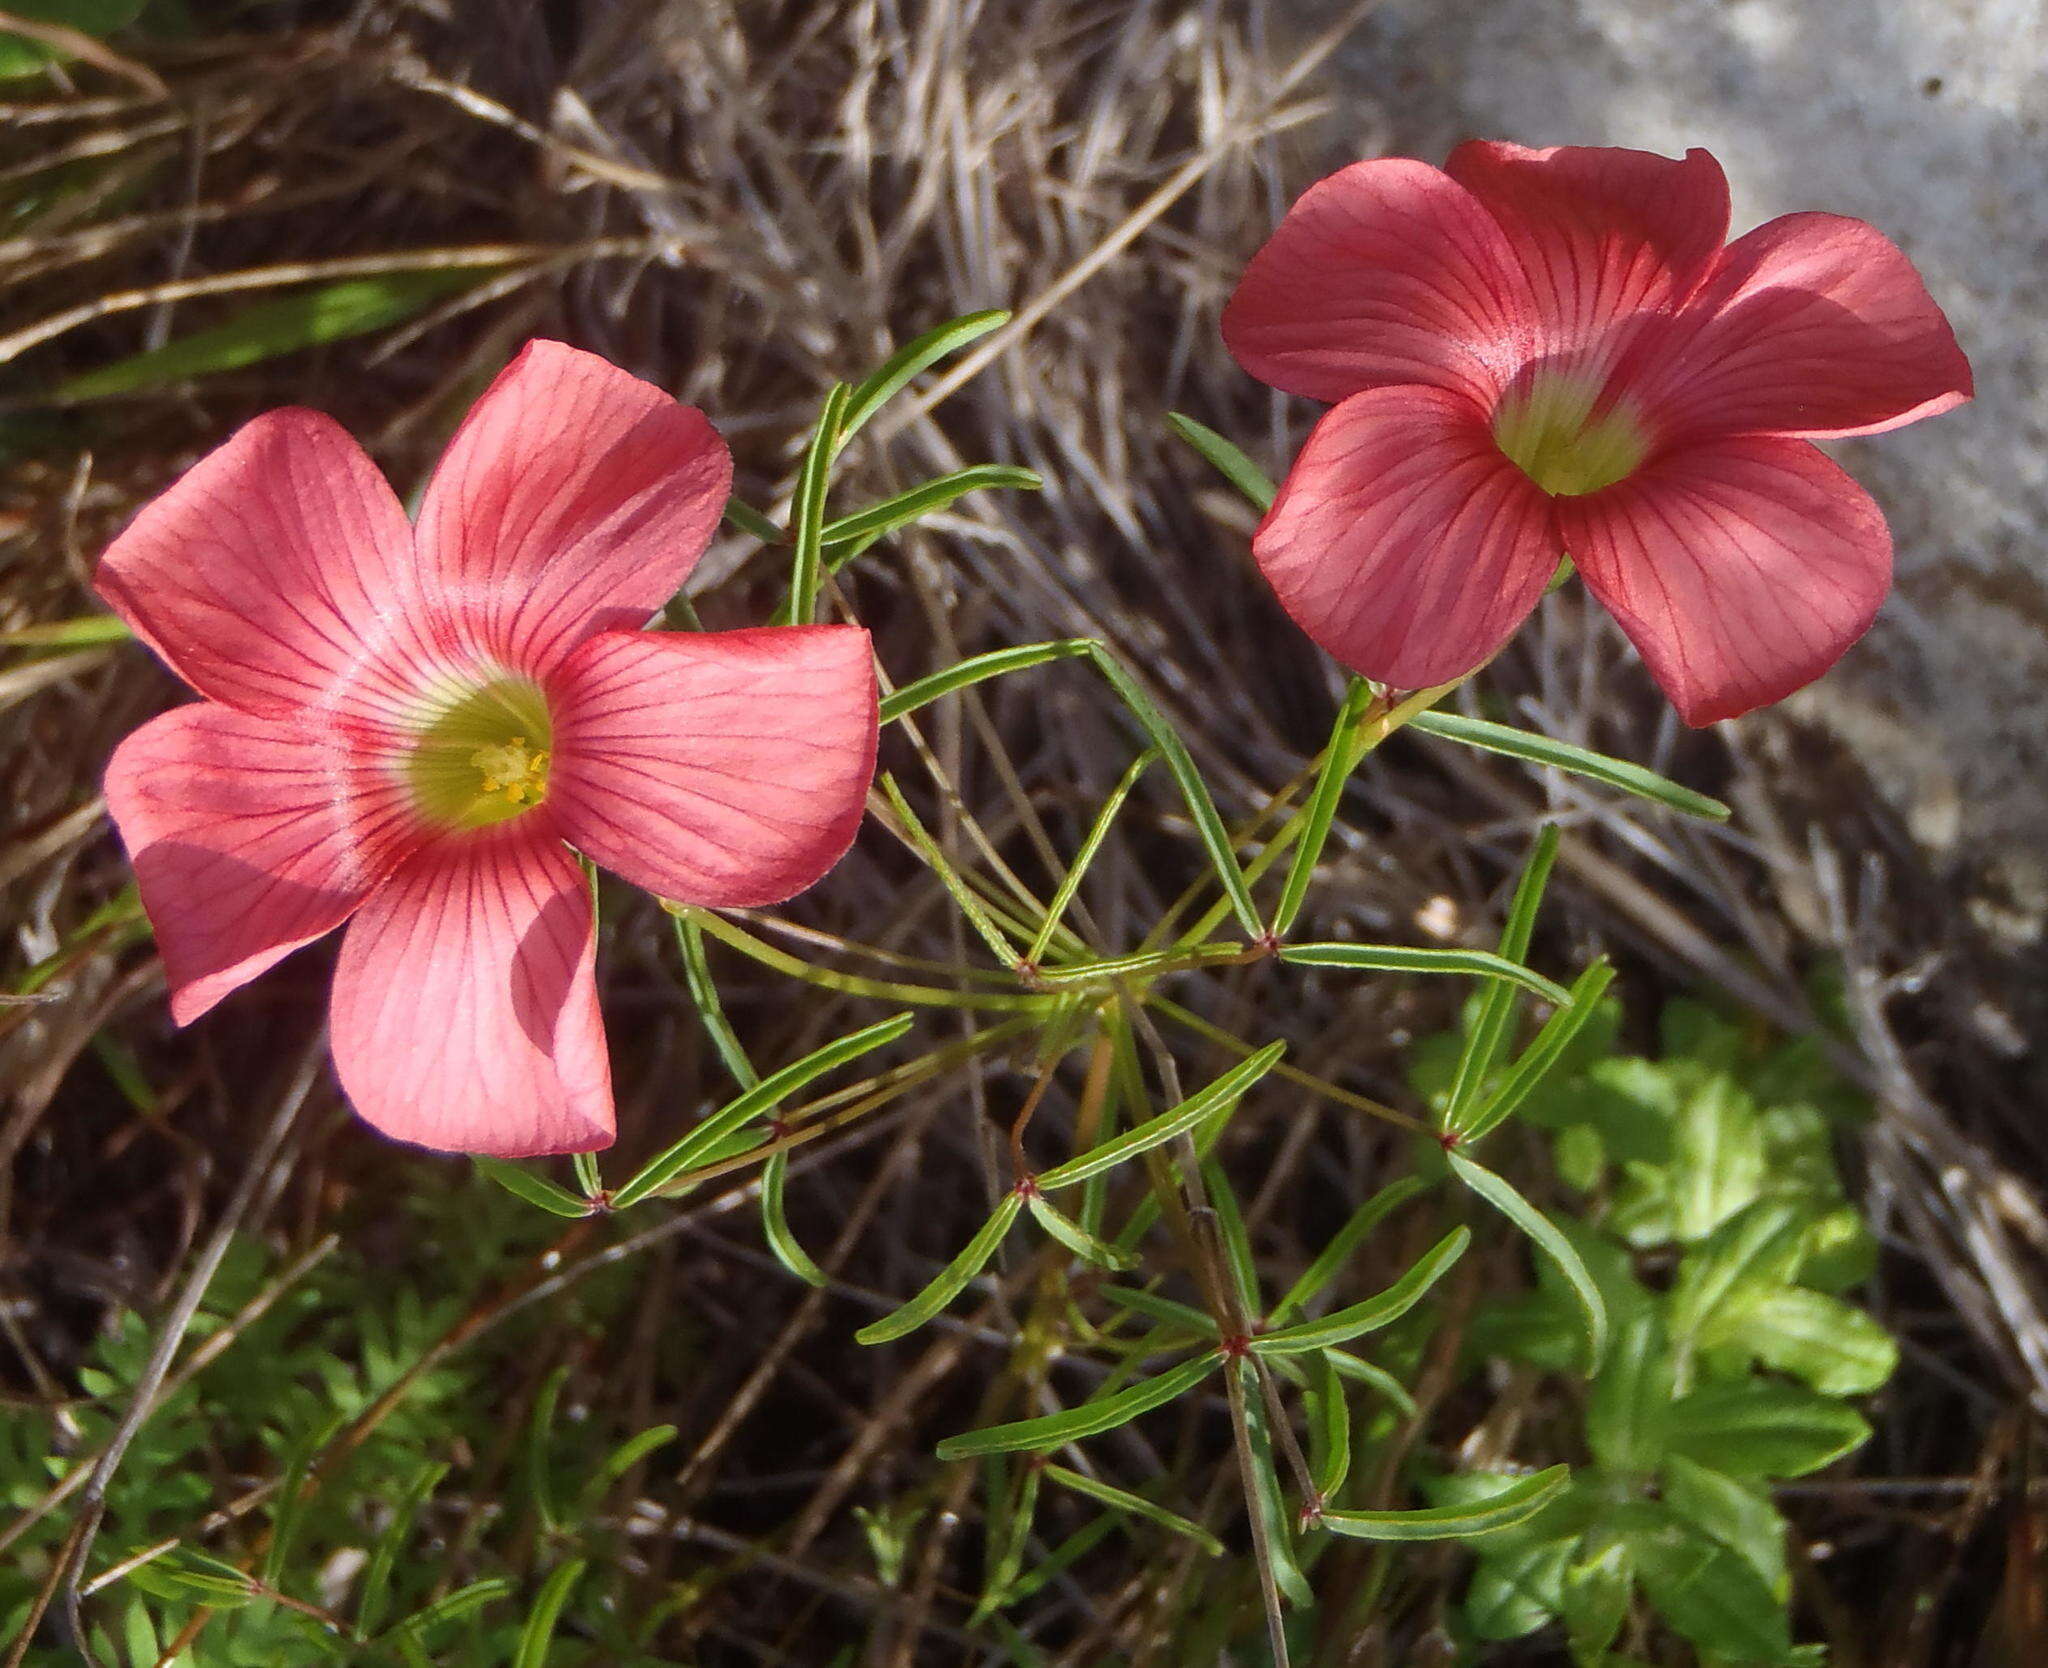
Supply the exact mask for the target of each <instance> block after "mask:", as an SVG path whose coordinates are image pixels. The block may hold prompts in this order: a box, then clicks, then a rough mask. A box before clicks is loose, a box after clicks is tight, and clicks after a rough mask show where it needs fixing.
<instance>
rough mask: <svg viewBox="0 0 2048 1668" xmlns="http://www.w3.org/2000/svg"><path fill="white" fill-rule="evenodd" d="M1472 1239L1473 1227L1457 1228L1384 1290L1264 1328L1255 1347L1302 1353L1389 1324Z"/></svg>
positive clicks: (1264, 1350)
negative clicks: (1313, 1315)
mask: <svg viewBox="0 0 2048 1668" xmlns="http://www.w3.org/2000/svg"><path fill="white" fill-rule="evenodd" d="M1471 1243H1472V1233H1471V1230H1470V1229H1468V1228H1453V1229H1452V1230H1451V1231H1450V1232H1449V1233H1447V1234H1445V1235H1444V1237H1443V1238H1442V1239H1440V1240H1438V1241H1437V1242H1436V1244H1434V1245H1432V1246H1431V1247H1430V1248H1429V1249H1428V1250H1427V1251H1425V1252H1423V1254H1422V1255H1421V1256H1420V1257H1419V1258H1418V1259H1417V1260H1416V1263H1415V1266H1414V1267H1413V1268H1411V1269H1409V1270H1408V1272H1407V1273H1406V1274H1404V1275H1402V1276H1401V1278H1400V1279H1398V1280H1396V1281H1395V1282H1394V1283H1393V1284H1392V1285H1391V1286H1389V1287H1388V1288H1387V1289H1386V1290H1385V1291H1383V1292H1381V1293H1380V1294H1379V1296H1377V1297H1371V1298H1367V1299H1366V1300H1365V1301H1364V1302H1363V1303H1354V1304H1351V1305H1350V1306H1349V1307H1348V1308H1343V1309H1338V1310H1336V1311H1334V1312H1333V1313H1331V1314H1327V1315H1324V1316H1323V1317H1322V1318H1321V1319H1320V1320H1312V1321H1301V1322H1299V1323H1298V1324H1296V1325H1294V1326H1283V1327H1281V1328H1280V1329H1279V1330H1278V1331H1277V1332H1263V1333H1261V1334H1259V1336H1257V1337H1256V1338H1254V1339H1252V1342H1251V1347H1252V1349H1253V1350H1254V1351H1255V1352H1256V1353H1258V1354H1260V1355H1302V1354H1305V1353H1307V1352H1308V1351H1310V1350H1319V1349H1326V1348H1328V1347H1329V1346H1330V1345H1332V1344H1341V1343H1344V1342H1346V1341H1348V1340H1349V1339H1352V1338H1355V1337H1357V1336H1358V1335H1359V1334H1360V1333H1362V1332H1371V1331H1374V1330H1376V1329H1377V1328H1379V1327H1382V1326H1387V1325H1389V1324H1391V1323H1392V1322H1394V1321H1397V1320H1399V1319H1400V1318H1401V1317H1402V1316H1403V1315H1405V1314H1407V1313H1408V1311H1409V1310H1410V1309H1412V1308H1414V1307H1415V1305H1416V1304H1417V1303H1419V1302H1421V1301H1422V1298H1423V1295H1424V1294H1425V1293H1426V1292H1427V1291H1428V1290H1429V1288H1430V1287H1431V1286H1433V1285H1435V1284H1436V1283H1437V1281H1439V1280H1440V1279H1442V1278H1443V1276H1444V1274H1445V1273H1446V1272H1447V1271H1448V1270H1449V1269H1450V1266H1451V1264H1453V1263H1454V1262H1456V1261H1457V1260H1458V1259H1459V1258H1460V1257H1462V1256H1463V1255H1464V1254H1465V1247H1466V1246H1467V1245H1469V1244H1471Z"/></svg>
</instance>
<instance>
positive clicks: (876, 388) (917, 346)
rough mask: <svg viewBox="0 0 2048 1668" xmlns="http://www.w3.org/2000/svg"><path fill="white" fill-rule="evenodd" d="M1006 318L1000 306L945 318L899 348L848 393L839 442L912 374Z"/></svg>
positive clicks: (975, 339) (865, 421)
mask: <svg viewBox="0 0 2048 1668" xmlns="http://www.w3.org/2000/svg"><path fill="white" fill-rule="evenodd" d="M1009 322H1010V315H1009V313H1008V312H1006V311H1004V310H1003V309H1001V308H997V309H995V310H993V311H991V312H986V313H968V314H966V315H965V316H964V317H961V318H957V319H951V320H948V321H947V322H946V323H944V324H942V325H940V326H938V327H937V328H936V329H934V330H927V331H926V332H925V333H924V334H923V335H922V336H920V337H918V338H917V340H916V341H914V342H909V343H906V344H905V345H904V346H903V347H900V348H898V349H897V350H896V351H895V352H894V353H892V354H890V355H889V357H888V358H887V359H886V360H884V361H883V362H882V365H881V367H880V368H879V369H878V370H876V372H875V373H874V375H872V376H870V377H868V378H867V379H866V380H865V381H863V382H862V383H861V384H860V385H859V386H858V387H857V388H855V389H854V390H853V391H852V393H851V395H850V396H849V397H848V399H847V402H846V411H845V414H844V415H843V416H842V417H841V419H840V429H839V443H840V444H841V445H844V444H845V443H846V442H847V441H848V440H851V439H852V438H853V436H854V435H856V434H857V433H859V432H860V430H861V429H863V428H864V427H866V426H867V424H868V423H869V422H871V421H872V420H873V418H874V415H875V413H876V412H878V411H880V410H881V409H882V407H883V406H885V405H887V404H888V403H889V401H890V400H892V399H894V398H895V397H896V396H897V395H898V394H899V393H901V392H902V391H903V389H904V387H905V385H906V384H908V383H909V382H910V380H911V378H913V377H915V376H918V375H920V374H922V373H923V372H925V371H928V370H930V369H931V367H932V366H933V365H935V364H937V363H938V362H939V361H940V360H941V359H944V358H945V357H946V356H947V355H948V354H953V353H958V352H959V351H960V350H961V349H962V348H964V347H967V346H969V345H971V344H972V343H975V342H978V341H980V340H981V338H982V337H984V336H986V335H987V334H988V333H989V332H990V331H991V330H1000V329H1001V328H1002V327H1003V326H1004V325H1006V324H1008V323H1009Z"/></svg>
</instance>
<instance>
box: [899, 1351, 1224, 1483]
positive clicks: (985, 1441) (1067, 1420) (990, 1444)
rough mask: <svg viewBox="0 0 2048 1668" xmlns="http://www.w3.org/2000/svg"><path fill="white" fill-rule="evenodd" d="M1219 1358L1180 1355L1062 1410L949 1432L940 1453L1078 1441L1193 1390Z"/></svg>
mask: <svg viewBox="0 0 2048 1668" xmlns="http://www.w3.org/2000/svg"><path fill="white" fill-rule="evenodd" d="M1222 1359H1223V1358H1222V1356H1220V1355H1218V1354H1217V1353H1216V1352H1215V1351H1213V1350H1211V1351H1210V1352H1209V1353H1208V1354H1207V1355H1198V1356H1196V1357H1195V1358H1194V1359H1193V1360H1192V1361H1183V1362H1182V1363H1181V1364H1180V1365H1179V1366H1178V1367H1174V1368H1172V1369H1171V1370H1169V1371H1167V1372H1163V1373H1161V1374H1160V1375H1159V1376H1158V1377H1157V1378H1147V1379H1141V1380H1139V1382H1138V1383H1136V1384H1133V1385H1129V1386H1127V1387H1126V1388H1124V1389H1122V1390H1119V1391H1117V1392H1115V1393H1114V1394H1112V1395H1108V1396H1098V1397H1096V1398H1095V1400H1093V1401H1088V1402H1083V1403H1082V1404H1081V1405H1080V1406H1079V1407H1071V1408H1068V1409H1066V1410H1065V1411H1064V1412H1060V1413H1048V1414H1046V1415H1044V1416H1043V1417H1042V1418H1038V1419H1020V1420H1018V1421H1017V1422H1016V1423H1015V1424H1009V1425H991V1426H989V1428H988V1429H986V1430H979V1431H968V1432H967V1433H966V1434H964V1435H962V1436H949V1437H947V1438H946V1440H945V1441H943V1442H941V1443H940V1444H939V1449H938V1453H939V1458H940V1459H943V1460H957V1459H973V1458H974V1457H976V1456H977V1455H980V1454H1010V1453H1024V1452H1028V1451H1030V1450H1032V1449H1038V1448H1057V1447H1060V1446H1061V1445H1062V1444H1064V1443H1068V1442H1078V1441H1080V1440H1081V1439H1082V1438H1083V1437H1088V1436H1099V1435H1101V1433H1102V1432H1104V1431H1108V1430H1114V1429H1116V1427H1117V1426H1118V1425H1127V1424H1129V1423H1130V1422H1131V1421H1132V1420H1133V1419H1135V1418H1137V1417H1138V1415H1139V1414H1141V1413H1149V1412H1150V1411H1151V1410H1152V1409H1153V1408H1155V1407H1164V1406H1165V1405H1166V1404H1167V1403H1168V1402H1170V1401H1172V1400H1173V1399H1174V1398H1175V1397H1177V1396H1180V1395H1182V1394H1184V1393H1185V1392H1187V1391H1189V1390H1192V1389H1193V1388H1194V1387H1195V1386H1196V1385H1198V1384H1200V1383H1201V1382H1202V1380H1203V1379H1205V1378H1207V1377H1208V1376H1209V1375H1210V1374H1211V1373H1212V1372H1214V1371H1215V1370H1216V1366H1217V1363H1218V1362H1220V1361H1221V1360H1222Z"/></svg>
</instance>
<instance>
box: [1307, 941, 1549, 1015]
mask: <svg viewBox="0 0 2048 1668" xmlns="http://www.w3.org/2000/svg"><path fill="white" fill-rule="evenodd" d="M1280 959H1281V960H1282V961H1291V962H1293V963H1294V964H1295V965H1296V966H1299V967H1355V968H1360V969H1363V970H1365V971H1368V972H1373V973H1470V974H1476V975H1477V976H1478V977H1480V978H1482V979H1493V980H1498V981H1500V983H1501V986H1502V988H1505V987H1506V986H1509V985H1520V986H1522V987H1523V988H1524V989H1525V990H1533V991H1534V992H1535V993H1536V994H1537V995H1538V996H1540V997H1542V998H1543V999H1544V1001H1546V1002H1563V1001H1565V1000H1566V995H1565V989H1564V986H1562V985H1560V984H1557V983H1556V982H1554V981H1553V980H1550V979H1546V978H1544V977H1543V975H1542V974H1541V973H1535V972H1532V971H1530V969H1528V968H1526V967H1522V966H1519V965H1518V964H1516V963H1515V962H1512V961H1508V960H1506V959H1504V958H1503V957H1500V956H1497V955H1495V954H1494V953H1493V952H1492V951H1491V950H1458V949H1420V948H1411V947H1409V946H1407V945H1403V944H1289V945H1287V946H1286V947H1285V948H1283V949H1282V950H1281V952H1280Z"/></svg>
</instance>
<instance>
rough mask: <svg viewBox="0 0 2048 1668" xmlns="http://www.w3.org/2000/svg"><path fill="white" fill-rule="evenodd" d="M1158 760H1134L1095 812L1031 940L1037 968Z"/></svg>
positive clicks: (1147, 755)
mask: <svg viewBox="0 0 2048 1668" xmlns="http://www.w3.org/2000/svg"><path fill="white" fill-rule="evenodd" d="M1158 757H1159V749H1158V748H1156V747H1148V748H1146V749H1145V751H1144V752H1142V753H1140V754H1139V755H1138V756H1137V757H1136V758H1135V759H1133V760H1132V761H1131V766H1130V768H1129V769H1128V770H1126V771H1125V772H1124V773H1123V777H1122V779H1121V780H1120V781H1119V782H1118V783H1117V785H1116V786H1115V787H1114V788H1112V789H1111V790H1110V794H1109V797H1108V798H1107V799H1105V800H1104V801H1103V802H1102V809H1101V810H1099V811H1097V812H1096V813H1095V820H1094V822H1092V823H1090V824H1089V826H1088V833H1087V836H1086V838H1084V839H1083V840H1082V841H1081V845H1080V848H1079V849H1078V850H1077V851H1076V852H1075V853H1074V858H1073V861H1072V862H1070V863H1069V864H1068V865H1067V872H1066V874H1065V876H1064V877H1062V879H1061V881H1060V884H1059V889H1058V890H1057V891H1055V892H1054V893H1053V895H1052V902H1051V903H1049V904H1047V905H1046V906H1045V921H1044V923H1043V925H1041V926H1040V927H1039V929H1038V936H1037V937H1036V938H1034V939H1033V940H1032V941H1031V948H1030V949H1028V950H1026V951H1025V952H1024V957H1025V959H1026V960H1027V961H1029V962H1030V963H1031V964H1032V965H1033V966H1034V967H1035V966H1037V965H1038V964H1039V963H1040V962H1042V961H1044V960H1045V952H1046V949H1047V947H1048V946H1049V945H1050V944H1051V943H1052V938H1053V934H1054V933H1055V932H1057V931H1058V930H1059V925H1060V917H1061V916H1063V915H1065V914H1066V912H1067V905H1069V904H1070V903H1072V902H1073V901H1074V894H1075V893H1076V892H1077V891H1079V890H1080V888H1081V877H1082V876H1083V875H1085V874H1086V873H1087V872H1088V865H1089V864H1091V863H1093V862H1094V861H1095V853H1096V852H1097V851H1098V850H1100V849H1101V846H1102V842H1103V839H1104V837H1105V836H1107V834H1108V833H1109V825H1110V824H1111V823H1113V822H1115V821H1116V816H1117V813H1118V812H1119V811H1121V810H1122V809H1123V808H1124V801H1125V800H1127V799H1128V798H1130V796H1131V790H1132V789H1133V788H1135V787H1136V786H1137V785H1138V778H1139V777H1140V776H1142V775H1144V774H1145V771H1146V769H1147V767H1148V766H1150V765H1151V763H1152V762H1153V760H1155V759H1157V758H1158Z"/></svg>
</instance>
